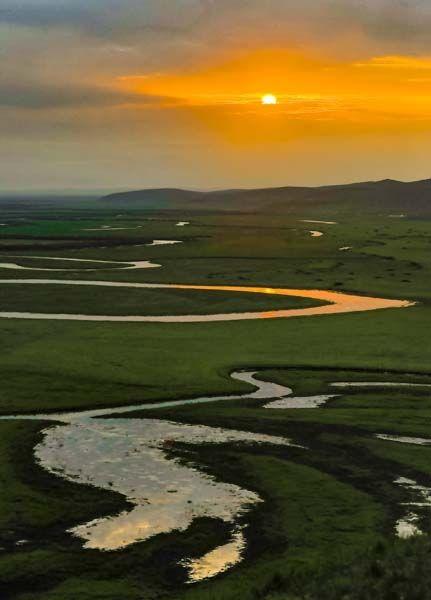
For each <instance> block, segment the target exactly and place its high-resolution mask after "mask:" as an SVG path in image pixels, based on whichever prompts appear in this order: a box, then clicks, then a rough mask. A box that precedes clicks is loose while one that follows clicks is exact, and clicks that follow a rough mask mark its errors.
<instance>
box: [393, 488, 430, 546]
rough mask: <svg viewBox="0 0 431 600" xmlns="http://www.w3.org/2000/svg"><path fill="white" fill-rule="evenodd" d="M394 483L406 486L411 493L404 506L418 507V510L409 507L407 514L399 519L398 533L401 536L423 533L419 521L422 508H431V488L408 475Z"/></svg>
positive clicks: (407, 536) (406, 536)
mask: <svg viewBox="0 0 431 600" xmlns="http://www.w3.org/2000/svg"><path fill="white" fill-rule="evenodd" d="M394 483H396V484H397V485H400V486H402V487H403V488H405V489H406V490H407V491H408V492H409V493H410V495H411V500H410V501H408V502H404V503H403V506H408V507H415V508H416V510H412V509H411V508H409V509H408V511H407V513H406V515H405V516H404V517H402V518H401V519H399V520H398V521H397V523H396V526H395V530H396V533H397V535H398V536H399V537H401V538H409V537H412V536H414V535H421V534H422V531H421V529H420V528H419V527H418V525H417V523H418V522H419V521H420V512H421V511H420V509H430V508H431V488H428V487H425V486H423V485H419V484H418V483H417V482H416V481H414V480H413V479H407V478H406V477H399V478H398V479H397V480H396V481H395V482H394ZM418 509H419V510H418Z"/></svg>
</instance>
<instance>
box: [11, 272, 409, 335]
mask: <svg viewBox="0 0 431 600" xmlns="http://www.w3.org/2000/svg"><path fill="white" fill-rule="evenodd" d="M132 264H133V265H138V264H140V263H132ZM129 268H137V267H136V266H132V267H129ZM0 284H2V285H5V284H8V285H9V284H10V285H14V284H26V285H84V286H100V287H116V288H120V287H121V288H139V289H181V290H197V291H198V290H201V291H209V292H211V291H214V292H216V291H223V292H235V293H254V294H268V295H277V296H297V297H303V298H311V299H313V300H321V301H322V302H327V303H328V304H324V305H321V306H313V307H309V308H292V309H286V310H283V309H281V310H273V311H267V312H241V313H226V314H204V315H160V316H145V315H127V316H112V315H82V314H57V313H34V312H6V311H3V312H0V318H6V319H49V320H59V321H103V322H122V323H124V322H130V323H145V322H148V323H151V322H152V323H202V322H207V323H208V322H218V321H240V320H247V319H275V318H290V317H310V316H315V315H316V316H317V315H333V314H341V313H350V312H362V311H370V310H379V309H383V308H405V307H409V306H413V305H414V302H410V301H408V300H389V299H385V298H372V297H367V296H357V295H353V294H345V293H342V292H333V291H328V290H308V289H290V288H264V287H243V286H229V285H216V286H210V285H183V284H176V283H173V284H164V283H129V282H120V281H85V280H83V281H80V280H76V281H72V280H68V279H63V280H62V279H0Z"/></svg>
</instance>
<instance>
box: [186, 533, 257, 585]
mask: <svg viewBox="0 0 431 600" xmlns="http://www.w3.org/2000/svg"><path fill="white" fill-rule="evenodd" d="M245 546H246V541H245V537H244V533H243V531H242V530H241V529H238V531H236V532H235V533H234V534H233V535H232V539H231V541H230V542H228V543H227V544H224V545H223V546H219V547H218V548H216V549H215V550H211V552H208V553H207V554H204V556H202V557H201V558H196V559H185V560H183V561H181V564H183V565H184V566H185V567H187V568H188V571H189V582H190V583H196V582H198V581H201V580H202V579H208V578H209V577H215V576H216V575H219V573H224V572H225V571H227V570H228V569H231V568H232V567H234V566H235V565H236V564H238V563H239V562H240V561H241V559H242V553H243V551H244V549H245Z"/></svg>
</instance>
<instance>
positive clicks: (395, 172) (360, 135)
mask: <svg viewBox="0 0 431 600" xmlns="http://www.w3.org/2000/svg"><path fill="white" fill-rule="evenodd" d="M7 3H8V0H6V4H7ZM34 4H38V5H40V6H39V8H38V10H37V11H36V12H35V11H34ZM60 4H61V6H60V5H58V3H56V2H55V1H54V0H22V3H21V4H20V6H19V7H16V5H15V4H14V3H13V2H11V3H10V6H11V7H10V9H7V7H6V9H2V10H0V35H1V36H2V40H3V54H4V58H5V60H4V61H3V68H2V73H1V74H0V134H1V136H2V140H3V145H2V146H3V148H2V149H0V181H1V182H2V186H3V187H4V188H9V189H13V188H14V187H16V186H18V185H20V186H23V187H26V188H27V187H30V188H31V187H32V186H36V187H38V188H43V189H48V188H63V187H71V188H78V187H79V188H87V187H92V188H111V187H112V188H120V189H121V188H124V187H127V188H131V187H151V186H157V187H158V186H160V187H165V186H182V187H193V188H214V187H218V188H220V187H232V186H246V187H252V186H255V185H259V186H260V185H267V186H271V185H284V184H286V185H288V184H295V185H297V184H304V185H314V184H320V183H322V184H325V183H336V182H343V181H351V180H364V179H379V178H386V177H391V178H395V179H396V178H399V179H416V178H417V179H419V178H425V177H428V176H429V175H430V174H429V166H428V159H427V155H428V151H427V148H428V147H429V143H430V141H431V139H430V138H431V41H430V36H429V30H430V27H431V8H430V7H429V5H428V4H427V2H425V0H404V1H403V2H399V1H398V0H390V1H389V0H374V1H373V2H371V0H363V1H361V3H358V2H357V1H356V0H343V1H341V0H320V1H319V3H316V2H315V1H314V0H313V1H312V0H301V2H298V1H297V0H266V2H261V1H260V0H247V2H243V1H242V0H241V1H240V0H229V1H228V0H205V1H202V0H170V1H169V2H165V1H164V0H147V1H146V2H145V3H142V2H141V1H140V0H139V1H138V0H123V2H117V1H116V0H112V2H111V3H110V11H106V10H104V9H103V7H104V3H103V2H102V0H91V2H85V1H84V0H76V3H75V6H74V9H73V10H72V9H70V10H69V9H68V10H66V5H65V7H63V8H64V9H63V8H62V6H63V4H65V3H64V2H60ZM54 5H55V6H56V7H57V9H58V10H57V9H56V10H55V11H53V9H52V7H53V6H54ZM69 8H70V7H69ZM58 48H61V49H62V51H61V52H59V51H58ZM264 94H274V95H276V96H277V98H278V103H277V105H270V106H263V105H262V103H261V97H262V96H263V95H264Z"/></svg>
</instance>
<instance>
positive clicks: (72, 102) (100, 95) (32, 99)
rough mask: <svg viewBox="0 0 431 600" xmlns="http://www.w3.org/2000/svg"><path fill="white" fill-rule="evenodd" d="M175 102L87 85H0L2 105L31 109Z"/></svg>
mask: <svg viewBox="0 0 431 600" xmlns="http://www.w3.org/2000/svg"><path fill="white" fill-rule="evenodd" d="M172 102H174V100H173V99H171V98H169V99H167V98H161V97H160V96H150V95H143V94H127V93H122V92H117V91H115V90H111V89H104V88H100V87H92V86H86V85H74V86H70V85H66V84H65V85H48V84H41V83H38V82H31V83H30V82H27V83H14V82H12V83H1V82H0V106H6V107H15V108H30V109H49V108H67V107H97V106H100V107H102V106H118V105H121V104H139V105H145V104H157V105H160V103H172Z"/></svg>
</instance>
